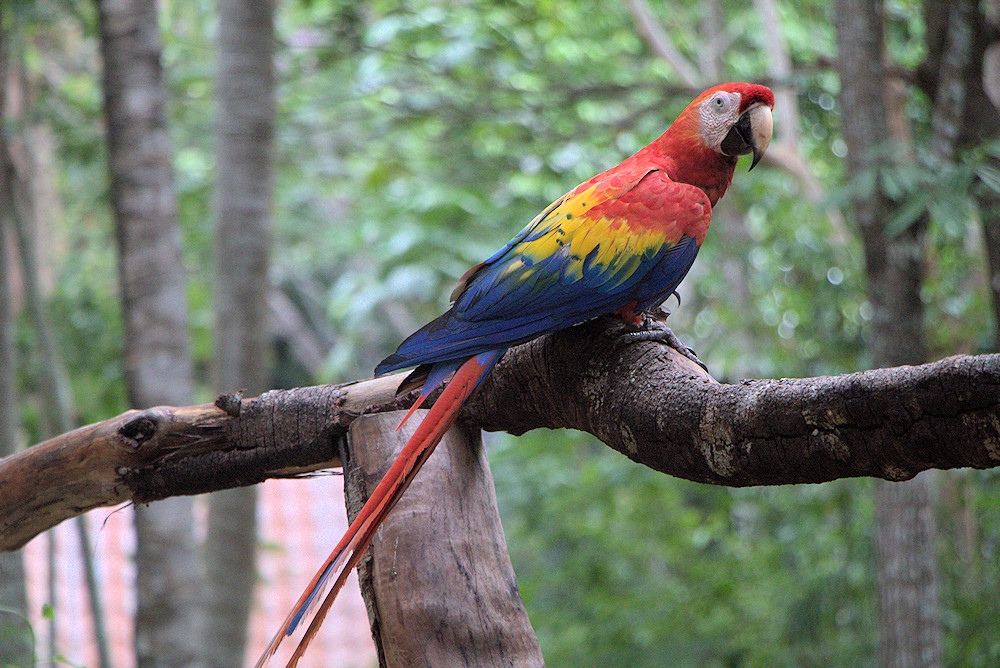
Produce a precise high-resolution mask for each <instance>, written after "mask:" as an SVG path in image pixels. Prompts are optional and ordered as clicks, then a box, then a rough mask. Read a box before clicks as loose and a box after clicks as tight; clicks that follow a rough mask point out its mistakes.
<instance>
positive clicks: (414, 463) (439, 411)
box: [256, 354, 499, 668]
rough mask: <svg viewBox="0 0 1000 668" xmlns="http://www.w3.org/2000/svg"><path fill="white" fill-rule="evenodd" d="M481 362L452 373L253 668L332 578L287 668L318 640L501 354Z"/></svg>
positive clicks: (475, 360)
mask: <svg viewBox="0 0 1000 668" xmlns="http://www.w3.org/2000/svg"><path fill="white" fill-rule="evenodd" d="M484 357H485V356H484V355H480V356H477V357H472V358H470V359H468V360H466V362H465V363H464V364H462V366H461V367H459V369H458V371H456V372H455V375H454V377H453V378H452V379H451V381H450V382H449V383H448V385H447V387H445V389H444V391H443V392H442V393H441V396H440V397H438V400H437V401H435V402H434V405H433V406H432V407H431V409H430V411H428V413H427V415H426V416H425V417H424V419H423V421H421V423H420V425H418V426H417V429H416V431H415V432H414V433H413V436H411V437H410V440H409V441H407V443H406V445H405V446H404V447H403V449H402V451H400V453H399V456H397V457H396V460H395V461H394V462H393V463H392V466H391V467H389V470H388V471H387V472H386V474H385V476H384V477H383V478H382V480H381V481H380V482H379V484H378V485H377V486H376V487H375V491H374V492H372V495H371V497H370V498H369V499H368V501H367V502H365V505H364V506H363V507H362V508H361V511H360V512H359V513H358V516H357V517H356V518H355V519H354V521H353V522H352V523H351V526H350V527H348V529H347V533H345V534H344V537H343V538H341V539H340V542H339V543H337V546H336V547H335V548H334V549H333V552H331V553H330V556H329V557H328V558H327V560H326V562H324V564H323V566H322V567H321V568H320V569H319V571H318V572H317V573H316V575H315V576H314V577H313V579H312V581H311V582H310V583H309V586H307V587H306V590H305V591H304V592H303V593H302V596H301V597H299V600H298V602H297V603H296V604H295V608H294V609H293V610H292V612H291V613H290V614H289V615H288V617H286V618H285V621H284V623H283V624H282V625H281V628H280V629H279V630H278V632H277V633H276V634H275V635H274V638H272V639H271V642H270V643H268V645H267V648H266V649H265V650H264V653H263V654H262V655H261V657H260V659H259V660H258V661H257V664H256V666H257V668H262V667H263V666H264V665H266V664H267V662H268V661H269V660H270V658H271V657H272V656H273V655H274V653H275V651H276V650H277V649H278V645H280V644H281V641H282V640H284V639H285V638H286V637H288V636H290V635H291V634H292V633H293V632H294V631H295V629H296V628H297V627H298V625H299V623H300V622H301V621H302V620H303V619H304V618H305V617H306V616H307V615H308V614H309V612H310V611H311V610H312V609H313V608H315V606H316V603H317V601H319V599H320V597H321V596H322V594H323V590H324V589H325V588H326V585H327V584H328V583H329V582H330V578H331V577H332V576H333V575H335V574H336V579H335V580H334V581H333V587H332V588H331V589H330V591H329V593H327V595H326V598H324V599H323V602H322V604H321V605H320V606H319V608H318V609H316V614H315V616H314V617H313V619H312V621H311V622H310V624H309V627H308V628H307V629H306V632H305V634H304V635H303V637H302V640H301V641H300V642H299V646H298V647H297V648H296V649H295V652H294V653H293V654H292V657H291V658H290V659H289V662H288V668H292V667H293V666H295V664H296V663H298V660H299V659H300V658H302V655H303V653H304V652H305V649H306V646H307V645H308V644H309V641H310V640H312V638H313V636H314V635H316V632H317V631H318V630H319V627H320V625H321V624H322V623H323V618H324V617H325V616H326V613H327V611H328V610H329V609H330V606H331V605H332V604H333V601H334V599H335V598H336V597H337V593H338V592H340V590H341V588H343V586H344V582H345V581H346V580H347V576H348V574H349V573H350V572H351V569H353V568H354V567H355V566H357V564H358V561H360V560H361V556H362V555H363V554H364V552H365V550H366V549H367V548H368V545H369V544H370V543H371V541H372V539H373V538H374V537H375V532H376V531H378V528H379V526H380V525H381V524H382V520H384V519H385V517H386V515H388V514H389V512H390V511H391V510H392V508H393V506H394V505H396V502H397V501H398V500H399V497H400V496H401V495H402V494H403V492H405V491H406V488H407V487H409V485H410V482H412V481H413V478H414V477H415V476H416V475H417V472H418V471H419V470H420V468H421V467H422V466H423V464H424V462H425V461H426V460H427V458H428V457H429V456H430V455H431V453H432V452H433V451H434V448H435V447H436V446H437V444H438V443H439V442H440V441H441V438H442V437H443V436H444V434H445V432H446V431H448V429H449V428H450V427H451V425H452V424H454V422H455V418H456V416H457V415H458V411H459V409H461V408H462V405H463V404H464V403H465V400H466V399H468V398H469V396H471V395H472V393H473V392H474V391H475V389H476V387H477V386H478V385H479V382H480V381H481V380H482V379H483V377H484V376H485V375H486V374H487V373H488V372H489V370H490V369H492V368H493V365H494V363H495V362H496V361H497V359H498V358H499V354H493V355H492V356H491V357H488V358H486V359H484V360H483V361H482V362H480V359H481V358H484ZM411 414H412V410H411V412H410V413H408V414H407V416H406V417H407V418H408V417H409V416H410V415H411ZM405 420H406V418H404V422H405Z"/></svg>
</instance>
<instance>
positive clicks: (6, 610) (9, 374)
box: [0, 5, 33, 666]
mask: <svg viewBox="0 0 1000 668" xmlns="http://www.w3.org/2000/svg"><path fill="white" fill-rule="evenodd" d="M3 13H4V8H3V6H2V5H0V31H2V32H0V122H5V121H6V118H7V111H6V105H5V102H6V99H5V95H4V94H5V92H6V89H7V85H6V84H7V72H8V70H7V52H8V49H9V42H8V35H7V32H6V30H5V29H4V26H5V25H6V23H5V22H4V16H3ZM12 177H13V175H12V173H11V170H10V169H8V164H7V146H6V139H4V138H2V137H0V457H5V456H7V455H12V454H14V452H15V451H16V449H17V443H18V438H17V431H18V424H19V422H20V417H19V416H20V410H19V405H18V398H17V394H18V393H17V373H16V370H17V347H16V345H15V344H16V339H15V336H16V330H15V327H14V325H15V322H16V318H17V314H16V310H15V305H14V302H13V290H12V287H13V286H12V281H11V262H10V261H9V259H10V258H9V255H10V254H9V251H10V249H11V248H12V243H13V237H12V236H10V235H9V231H10V230H12V229H13V220H12V218H11V208H12V206H13V202H11V201H10V197H9V193H11V192H13V185H12V184H11V183H9V181H8V180H9V179H11V178H12ZM32 657H33V654H32V647H31V627H30V625H29V624H28V599H27V595H26V593H25V588H24V561H23V560H22V558H21V552H20V551H17V552H4V553H2V554H0V665H3V666H7V665H11V666H19V665H30V664H31V662H32Z"/></svg>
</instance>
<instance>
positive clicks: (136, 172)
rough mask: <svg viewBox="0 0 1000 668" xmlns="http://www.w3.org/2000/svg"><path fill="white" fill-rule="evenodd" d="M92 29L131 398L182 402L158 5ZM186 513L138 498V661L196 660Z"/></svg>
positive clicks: (113, 13)
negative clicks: (96, 37) (100, 70)
mask: <svg viewBox="0 0 1000 668" xmlns="http://www.w3.org/2000/svg"><path fill="white" fill-rule="evenodd" d="M98 28H99V32H100V36H101V54H102V57H103V62H104V114H105V119H106V123H107V133H106V135H107V142H108V165H109V174H110V181H111V184H110V185H111V205H112V208H113V211H114V218H115V232H116V238H117V241H118V275H119V285H120V287H121V295H122V319H123V321H124V325H125V381H126V388H127V391H128V395H129V402H130V403H131V405H132V406H134V407H136V408H143V407H147V406H157V405H161V404H174V405H177V404H183V403H186V402H188V401H190V396H191V354H190V343H189V337H188V333H187V326H188V324H187V299H186V293H185V280H184V268H183V266H182V264H181V238H180V226H179V224H178V221H177V203H176V195H175V192H174V176H173V163H172V160H173V156H172V151H171V142H170V137H169V134H168V132H167V124H166V109H165V104H166V100H165V98H166V94H165V85H164V82H163V67H162V65H161V62H160V53H161V51H162V44H161V41H160V33H159V21H158V19H157V10H156V3H155V2H154V1H153V0H101V2H98ZM193 519H194V513H193V506H192V501H191V499H190V498H186V497H176V498H172V499H165V500H163V501H161V502H159V503H156V504H153V505H145V504H140V505H137V506H136V507H135V530H136V557H135V558H136V572H137V586H136V593H137V598H138V601H137V611H136V618H135V652H136V662H137V665H139V666H140V667H142V666H161V665H170V666H189V665H192V664H194V663H195V662H196V659H197V651H196V644H195V642H194V637H193V631H194V623H193V619H192V616H191V615H190V614H188V609H189V608H190V604H191V603H192V602H193V600H194V593H195V591H197V589H196V581H197V573H198V571H197V569H196V564H197V561H196V559H195V558H194V555H195V548H194V536H193V533H192V531H191V526H192V524H193Z"/></svg>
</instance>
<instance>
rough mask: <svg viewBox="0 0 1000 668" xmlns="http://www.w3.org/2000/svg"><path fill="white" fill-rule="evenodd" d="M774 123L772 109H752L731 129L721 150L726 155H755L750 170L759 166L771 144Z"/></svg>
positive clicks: (754, 107)
mask: <svg viewBox="0 0 1000 668" xmlns="http://www.w3.org/2000/svg"><path fill="white" fill-rule="evenodd" d="M773 129H774V121H773V119H772V118H771V108H770V107H769V106H767V105H765V104H757V105H754V106H753V107H750V108H749V109H747V110H746V111H745V112H743V115H742V116H740V118H739V120H738V121H736V123H735V124H733V127H731V128H730V129H729V134H727V135H726V138H725V139H723V140H722V144H721V146H720V148H721V149H722V153H723V154H725V155H746V154H748V153H753V162H751V163H750V169H753V168H754V167H756V166H757V163H758V162H760V159H761V158H762V157H764V151H766V150H767V145H768V144H770V143H771V131H772V130H773Z"/></svg>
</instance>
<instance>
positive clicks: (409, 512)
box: [346, 411, 543, 666]
mask: <svg viewBox="0 0 1000 668" xmlns="http://www.w3.org/2000/svg"><path fill="white" fill-rule="evenodd" d="M419 413H420V414H418V415H414V416H413V418H412V419H411V420H410V421H409V422H408V423H407V424H406V426H404V428H403V429H401V430H400V431H399V432H396V431H394V430H395V428H396V425H397V424H399V420H400V419H401V418H402V416H403V413H402V412H392V413H381V414H373V415H366V416H362V417H360V418H358V419H357V420H355V421H354V422H353V423H352V424H351V428H350V446H349V447H350V450H351V453H350V455H351V456H350V465H349V466H348V467H347V480H346V489H347V499H348V514H349V515H350V516H351V518H352V519H353V518H354V517H355V516H356V515H357V512H358V510H360V508H361V505H362V504H363V503H364V501H365V499H367V498H368V495H369V494H370V493H371V491H372V490H374V488H375V485H377V484H378V481H379V480H381V478H382V476H383V474H384V473H385V471H386V470H388V468H389V466H390V465H391V463H392V461H393V460H394V459H395V457H396V455H397V454H398V453H399V451H400V450H401V449H402V447H403V445H405V443H406V441H407V439H408V438H409V437H410V434H411V433H412V430H413V429H415V428H416V426H417V425H418V424H419V423H420V420H421V419H423V414H425V413H426V411H419ZM359 570H360V575H361V590H362V593H363V595H364V597H365V602H366V604H367V606H368V612H369V619H370V620H371V624H372V637H373V638H374V640H375V644H376V646H377V648H378V652H379V662H380V664H381V665H383V666H462V665H466V666H540V665H543V659H542V653H541V648H540V647H539V645H538V639H537V638H536V637H535V632H534V630H533V629H532V628H531V624H530V623H529V621H528V615H527V612H526V611H525V609H524V603H523V602H522V601H521V595H520V593H519V592H518V589H517V583H516V581H515V578H514V571H513V568H512V567H511V563H510V557H509V556H508V554H507V543H506V540H505V539H504V535H503V528H502V527H501V525H500V516H499V514H498V511H497V502H496V494H495V492H494V489H493V478H492V476H491V475H490V469H489V464H488V463H487V461H486V454H485V452H484V450H483V446H482V439H481V438H480V435H479V432H478V431H477V432H475V433H471V432H470V430H469V429H468V428H466V427H463V426H456V427H453V428H452V429H451V431H449V432H448V433H447V434H446V435H445V437H444V439H443V440H442V441H441V444H440V445H439V446H438V448H437V450H436V451H435V452H434V454H433V455H431V457H430V458H429V459H428V460H427V463H426V464H425V465H424V467H423V469H422V470H421V471H420V474H419V475H418V476H417V477H416V479H415V480H414V481H413V483H412V484H411V485H410V487H409V489H407V490H406V493H405V494H404V495H403V497H402V498H401V499H400V501H399V503H398V504H397V505H396V508H395V509H394V510H393V511H392V512H391V513H390V514H389V516H388V517H387V518H386V520H385V522H384V524H383V525H382V528H381V529H380V530H379V532H378V534H377V535H376V536H375V540H374V541H373V542H372V547H371V550H370V551H369V555H367V556H366V557H365V558H364V559H363V560H362V562H361V566H360V569H359Z"/></svg>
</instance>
